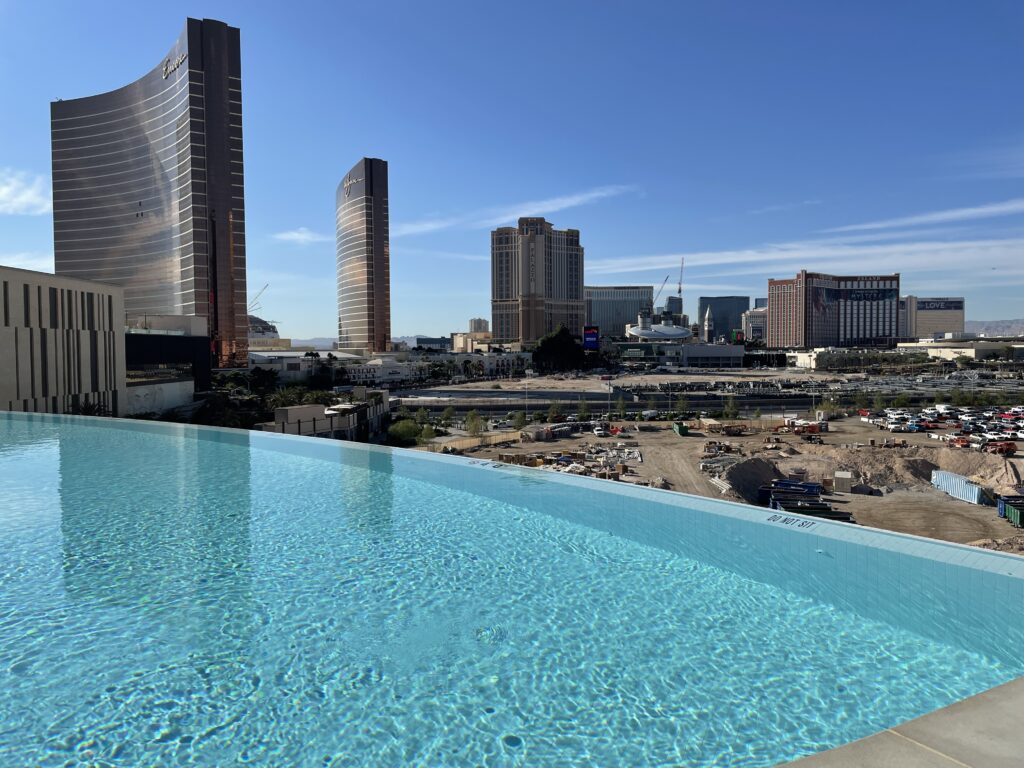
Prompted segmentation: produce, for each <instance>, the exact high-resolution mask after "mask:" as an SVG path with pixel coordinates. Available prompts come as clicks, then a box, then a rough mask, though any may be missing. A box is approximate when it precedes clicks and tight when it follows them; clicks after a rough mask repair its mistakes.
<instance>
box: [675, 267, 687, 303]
mask: <svg viewBox="0 0 1024 768" xmlns="http://www.w3.org/2000/svg"><path fill="white" fill-rule="evenodd" d="M685 264H686V257H685V256H680V257H679V287H678V288H677V289H676V296H678V297H679V304H680V306H682V303H683V266H684V265H685Z"/></svg>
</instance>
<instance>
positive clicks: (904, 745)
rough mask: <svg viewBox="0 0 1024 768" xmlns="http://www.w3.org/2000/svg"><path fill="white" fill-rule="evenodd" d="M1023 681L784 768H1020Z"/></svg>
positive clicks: (1023, 753)
mask: <svg viewBox="0 0 1024 768" xmlns="http://www.w3.org/2000/svg"><path fill="white" fill-rule="evenodd" d="M1021 713H1024V677H1018V678H1017V679H1016V680H1012V681H1010V682H1009V683H1005V684H1004V685H1000V686H997V687H995V688H992V689H990V690H987V691H985V692H983V693H979V694H977V695H976V696H971V697H970V698H967V699H964V700H963V701H958V702H957V703H956V704H950V705H949V706H948V707H943V708H942V709H937V710H935V711H934V712H929V713H928V714H927V715H922V716H921V717H919V718H917V719H916V720H910V721H908V722H906V723H903V724H902V725H898V726H896V727H895V728H889V729H887V730H884V731H881V732H880V733H876V734H874V735H873V736H868V737H867V738H864V739H860V740H859V741H854V742H851V743H849V744H846V745H844V746H842V747H837V748H836V749H830V750H829V751H827V752H819V753H818V754H816V755H811V756H810V757H804V758H801V759H800V760H795V761H793V762H791V763H786V764H785V765H786V766H787V768H864V767H865V766H871V768H957V767H959V768H1020V766H1021V765H1024V728H1022V726H1021Z"/></svg>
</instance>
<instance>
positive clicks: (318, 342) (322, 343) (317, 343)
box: [292, 336, 337, 349]
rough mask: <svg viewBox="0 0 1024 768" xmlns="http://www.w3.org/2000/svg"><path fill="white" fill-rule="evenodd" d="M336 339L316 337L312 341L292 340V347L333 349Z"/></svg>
mask: <svg viewBox="0 0 1024 768" xmlns="http://www.w3.org/2000/svg"><path fill="white" fill-rule="evenodd" d="M336 341H337V339H336V338H332V337H331V336H317V337H315V338H312V339H292V346H293V347H312V348H313V349H334V342H336Z"/></svg>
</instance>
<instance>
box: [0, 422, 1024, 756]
mask: <svg viewBox="0 0 1024 768" xmlns="http://www.w3.org/2000/svg"><path fill="white" fill-rule="evenodd" d="M5 417H8V418H10V417H13V418H15V419H24V420H35V419H40V420H43V421H85V422H88V423H91V424H93V425H98V424H99V423H101V422H102V423H105V424H107V425H110V426H112V427H115V428H116V427H124V428H130V429H134V430H145V431H153V432H160V433H164V434H175V433H177V434H178V435H184V434H187V433H192V434H194V435H201V434H203V433H206V434H211V433H219V434H223V435H226V436H236V437H238V436H243V435H244V436H248V438H249V440H250V441H252V439H253V438H254V437H255V440H256V442H250V447H257V448H262V449H264V450H277V449H278V448H277V446H281V447H282V448H283V447H284V446H285V445H286V444H293V445H301V446H304V447H305V448H306V449H315V453H316V454H318V456H311V457H313V458H317V457H319V458H330V457H331V455H332V454H333V455H336V454H335V453H334V452H335V451H337V450H339V449H342V450H343V449H345V448H348V449H349V450H351V449H353V448H355V449H359V450H366V451H369V452H373V453H384V454H392V455H395V454H397V455H403V456H407V457H408V458H410V459H418V460H421V461H432V462H435V463H438V464H446V465H449V466H453V465H458V466H463V467H466V468H470V467H473V468H476V469H482V470H487V471H494V472H498V473H500V474H509V473H512V474H517V475H520V476H522V477H530V478H535V479H536V480H538V481H540V482H552V483H557V484H562V485H571V486H576V487H593V485H594V483H605V484H606V485H605V486H604V488H603V489H604V490H606V491H608V492H610V493H613V494H615V495H618V496H625V497H628V498H631V499H638V500H643V499H647V500H651V501H655V502H657V503H662V504H669V505H672V506H679V505H682V504H689V505H691V506H693V507H696V508H697V509H699V510H700V511H701V512H704V513H707V514H712V515H723V516H729V517H733V518H739V519H743V520H747V521H749V522H751V523H752V524H754V525H775V524H783V525H786V526H787V527H789V528H790V529H791V530H792V531H793V533H800V534H805V535H810V536H817V537H823V538H826V539H829V538H831V539H839V540H843V541H848V542H852V543H856V544H861V545H867V546H875V547H880V548H884V549H889V550H895V551H898V552H901V553H905V554H908V555H914V556H919V557H928V558H932V559H935V560H941V561H945V562H948V563H952V564H955V565H958V566H962V567H968V568H975V569H978V570H985V571H994V572H998V573H1001V574H1006V575H1009V576H1011V577H1017V578H1024V557H1021V556H1020V555H1015V554H1012V553H1004V552H996V551H992V550H986V549H980V548H978V547H972V546H970V545H967V544H958V543H955V542H946V541H941V540H939V539H930V538H927V537H924V536H917V535H913V534H907V533H899V532H895V531H886V530H884V529H881V528H873V527H870V526H861V525H850V524H849V523H841V522H837V521H830V520H822V519H820V518H813V517H807V516H803V515H798V514H789V513H786V514H783V515H780V514H779V513H776V512H774V511H772V510H769V509H766V508H764V507H756V506H753V505H749V504H742V503H739V502H734V501H728V500H725V499H715V498H710V497H705V496H697V495H694V494H687V493H681V492H678V491H671V490H666V489H658V488H648V487H637V486H633V485H631V484H624V483H622V482H618V481H614V480H610V479H603V478H594V477H581V476H577V475H570V474H567V473H562V472H552V471H544V470H538V469H536V468H531V467H521V466H514V465H508V464H502V463H499V462H494V461H490V460H485V459H473V458H471V457H466V456H452V455H445V454H439V453H432V452H427V451H416V450H411V449H405V448H392V447H390V446H381V445H374V444H369V443H355V442H351V441H343V440H334V439H325V438H317V437H312V436H305V435H286V434H277V433H272V432H262V431H258V430H247V429H239V428H232V427H208V426H203V425H194V424H180V423H175V422H159V421H148V420H137V419H121V418H108V417H95V416H75V415H59V414H58V415H54V414H35V413H24V412H18V411H6V412H5V411H0V418H5ZM288 452H289V453H290V451H288ZM303 453H305V451H304V452H303ZM306 455H309V454H306ZM541 478H543V480H542V479H541ZM773 518H776V519H775V520H773ZM778 518H783V519H784V520H783V521H780V520H778ZM794 520H795V521H804V522H806V523H807V524H808V527H804V526H802V525H800V524H799V523H797V524H795V525H794V524H793V523H792V522H791V521H794ZM1020 711H1024V677H1018V678H1016V679H1014V680H1010V681H1008V682H1006V683H1003V684H1001V685H998V686H995V687H993V688H989V689H987V690H985V691H981V692H979V693H977V694H974V695H973V696H969V697H967V698H965V699H961V700H960V701H957V702H954V703H953V704H950V705H947V706H945V707H942V708H940V709H937V710H933V711H932V712H929V713H926V714H924V715H922V716H920V717H918V718H915V719H913V720H909V721H907V722H904V723H902V724H900V725H897V726H894V727H892V728H887V729H885V730H882V731H879V732H878V733H875V734H873V735H871V736H867V737H864V738H861V739H858V740H856V741H852V742H848V743H847V744H844V745H842V746H839V747H834V748H832V749H829V750H826V751H824V752H819V753H817V754H814V755H810V756H806V757H802V758H799V759H797V760H795V761H790V762H786V763H779V764H778V766H792V768H819V767H820V768H860V766H865V765H871V766H893V767H894V768H950V767H951V766H952V767H954V768H955V767H956V766H959V767H960V768H1002V766H1006V767H1007V768H1017V766H1019V764H1020V743H1021V740H1020V733H1019V725H1018V724H1017V722H1016V720H1015V719H1014V718H1013V717H1012V713H1013V712H1020Z"/></svg>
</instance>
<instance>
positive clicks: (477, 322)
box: [469, 317, 491, 333]
mask: <svg viewBox="0 0 1024 768" xmlns="http://www.w3.org/2000/svg"><path fill="white" fill-rule="evenodd" d="M490 330H491V321H490V320H488V319H487V318H486V317H471V318H470V319H469V332H470V333H489V332H490Z"/></svg>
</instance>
